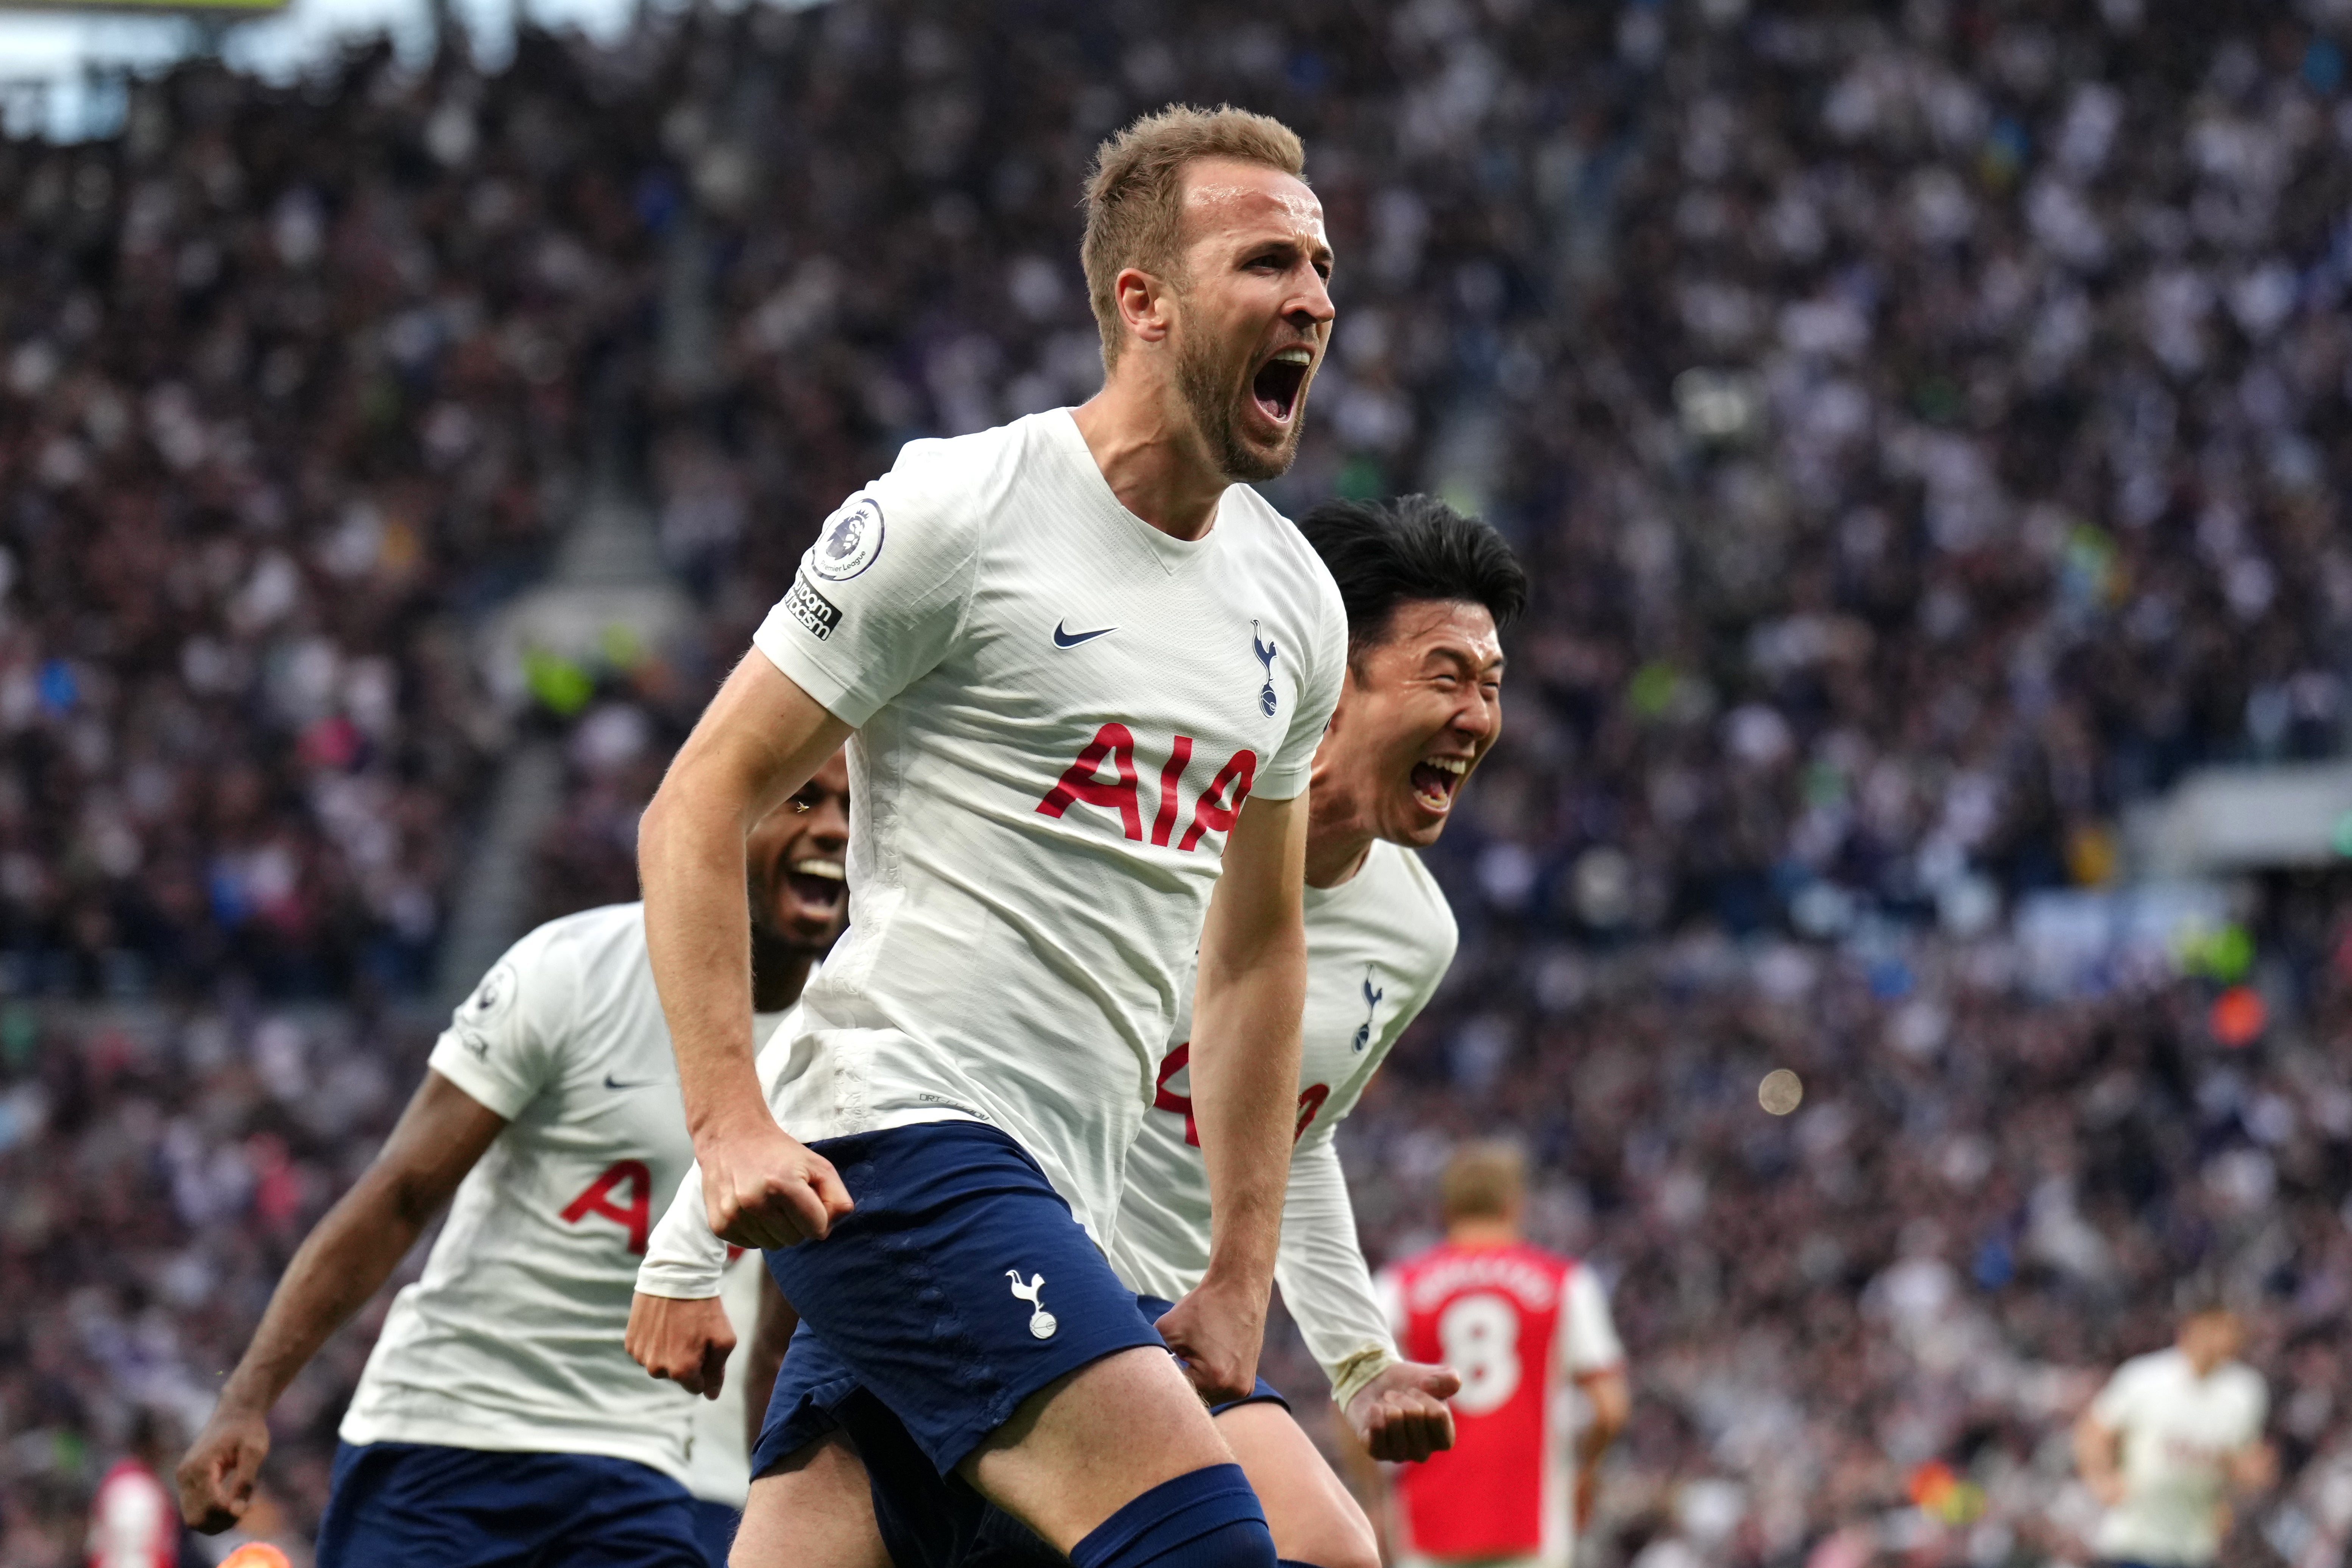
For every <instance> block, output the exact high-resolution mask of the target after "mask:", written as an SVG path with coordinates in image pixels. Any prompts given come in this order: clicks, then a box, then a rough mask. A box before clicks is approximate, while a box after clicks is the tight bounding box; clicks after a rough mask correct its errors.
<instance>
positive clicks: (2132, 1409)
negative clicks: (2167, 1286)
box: [2091, 1349, 2270, 1565]
mask: <svg viewBox="0 0 2352 1568" xmlns="http://www.w3.org/2000/svg"><path fill="white" fill-rule="evenodd" d="M2269 1410H2270V1393H2269V1390H2268V1389H2266V1388H2265V1387H2264V1386H2263V1379H2262V1374H2261V1373H2257V1372H2256V1371H2254V1370H2253V1368H2252V1367H2250V1366H2247V1365H2245V1364H2244V1363H2240V1362H2234V1361H2232V1362H2224V1363H2221V1365H2220V1366H2217V1367H2215V1368H2214V1369H2213V1370H2212V1371H2211V1372H2210V1373H2207V1374H2206V1375H2205V1376H2203V1377H2200V1376H2198V1375H2197V1369H2196V1367H2195V1366H2194V1365H2193V1364H2191V1363H2190V1362H2189V1357H2188V1356H2186V1355H2185V1354H2183V1353H2182V1352H2180V1351H2179V1350H2178V1349H2174V1350H2162V1351H2158V1352H2155V1353H2153V1354H2151V1355H2144V1356H2135V1357H2133V1358H2132V1359H2131V1360H2130V1361H2127V1362H2126V1363H2124V1364H2123V1365H2122V1366H2120V1367H2117V1368H2116V1374H2115V1376H2113V1377H2112V1378H2110V1379H2108V1380H2107V1385H2106V1387H2105V1388H2104V1389H2102V1390H2101V1391H2100V1393H2099V1396H2098V1398H2097V1399H2095V1400H2094V1401H2092V1403H2091V1416H2092V1418H2093V1419H2094V1420H2095V1421H2097V1422H2098V1424H2099V1425H2100V1426H2105V1427H2106V1428H2107V1429H2108V1430H2109V1431H2111V1432H2115V1433H2116V1434H2118V1435H2119V1436H2121V1438H2122V1441H2123V1463H2122V1479H2123V1485H2124V1499H2123V1501H2122V1502H2120V1503H2118V1504H2116V1506H2115V1507H2114V1508H2111V1509H2109V1510H2107V1513H2106V1517H2105V1519H2103V1520H2101V1521H2100V1522H2099V1529H2098V1532H2097V1534H2096V1535H2095V1537H2094V1538H2093V1542H2092V1544H2093V1546H2094V1548H2095V1550H2096V1551H2097V1552H2098V1554H2099V1555H2100V1556H2101V1557H2103V1558H2105V1559H2106V1560H2107V1561H2109V1562H2114V1563H2160V1564H2182V1565H2187V1564H2198V1563H2210V1562H2212V1561H2213V1559H2214V1558H2215V1557H2216V1556H2217V1555H2218V1554H2219V1553H2220V1552H2221V1530H2220V1518H2221V1511H2220V1510H2221V1501H2222V1499H2223V1495H2224V1493H2225V1490H2226V1489H2227V1487H2228V1473H2227V1470H2226V1468H2225V1467H2226V1464H2227V1461H2228V1459H2229V1457H2230V1456H2231V1454H2234V1453H2236V1452H2237V1451H2238V1450H2239V1449H2241V1448H2244V1447H2247V1446H2249V1445H2250V1444H2252V1443H2253V1442H2255V1441H2257V1440H2258V1439H2259V1438H2260V1437H2261V1436H2262V1435H2263V1419H2264V1417H2265V1416H2266V1415H2268V1413H2269Z"/></svg>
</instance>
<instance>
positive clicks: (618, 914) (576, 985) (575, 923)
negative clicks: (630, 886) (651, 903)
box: [506, 903, 651, 1011]
mask: <svg viewBox="0 0 2352 1568" xmlns="http://www.w3.org/2000/svg"><path fill="white" fill-rule="evenodd" d="M506 961H507V962H508V963H510V964H512V965H513V966H514V969H515V971H516V973H515V978H516V980H517V982H518V983H519V984H520V986H521V988H522V990H523V992H524V994H525V998H526V1005H531V1004H533V1003H536V1004H538V1005H542V1006H543V1005H547V1004H548V1003H549V1002H551V1001H554V1002H560V1003H562V1004H563V1005H568V1006H570V1007H572V1009H575V1010H579V1011H585V1010H587V1009H588V1008H590V1007H593V1005H597V1003H598V1002H600V1001H601V1000H603V999H606V998H608V997H609V996H611V995H612V994H614V992H615V991H616V990H618V989H619V988H620V987H622V986H625V984H627V983H628V982H629V981H631V980H632V979H635V978H636V977H638V975H639V973H640V972H643V973H644V975H645V977H646V978H647V979H650V978H651V970H650V968H649V963H648V960H647V958H646V907H645V905H643V904H641V903H626V904H600V905H598V906H596V907H595V908H593V909H587V910H578V911H577V912H575V913H572V914H568V915H559V916H557V917H556V918H555V919H553V920H551V921H547V922H545V923H544V924H542V925H539V926H535V927H533V928H532V929H531V931H530V933H529V934H528V935H526V936H525V937H524V938H523V939H522V940H521V941H520V942H516V943H515V944H514V946H513V947H512V948H511V949H509V951H508V954H507V960H506ZM542 988H543V990H544V992H545V994H541V995H533V994H532V993H533V992H535V991H540V990H541V989H542Z"/></svg>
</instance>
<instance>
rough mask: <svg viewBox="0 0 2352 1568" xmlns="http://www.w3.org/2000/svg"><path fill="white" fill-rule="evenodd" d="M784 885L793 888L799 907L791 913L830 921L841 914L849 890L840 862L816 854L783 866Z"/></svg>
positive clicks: (804, 917) (805, 918) (795, 900)
mask: <svg viewBox="0 0 2352 1568" xmlns="http://www.w3.org/2000/svg"><path fill="white" fill-rule="evenodd" d="M784 883H785V886H787V887H789V888H790V889H792V892H793V902H794V903H796V904H798V905H799V906H800V909H799V910H795V911H794V912H795V913H796V914H798V915H799V916H800V917H801V918H802V919H804V920H816V921H826V920H831V919H832V918H833V917H834V916H835V915H837V914H839V913H840V912H841V903H842V900H843V899H844V898H845V897H846V896H847V895H848V891H849V883H848V880H847V879H846V877H845V874H844V873H843V871H842V867H841V862H840V861H838V860H828V859H825V858H824V857H822V856H816V855H804V856H802V857H801V858H798V859H795V860H793V861H791V862H789V863H788V864H787V865H786V866H785V867H784Z"/></svg>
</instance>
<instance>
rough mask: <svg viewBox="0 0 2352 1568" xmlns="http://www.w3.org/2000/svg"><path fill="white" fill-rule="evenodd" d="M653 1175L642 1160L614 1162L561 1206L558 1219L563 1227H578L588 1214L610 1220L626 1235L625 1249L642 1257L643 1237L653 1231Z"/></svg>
mask: <svg viewBox="0 0 2352 1568" xmlns="http://www.w3.org/2000/svg"><path fill="white" fill-rule="evenodd" d="M623 1194H626V1195H625V1196H624V1195H623ZM653 1211H654V1173H653V1172H651V1171H650V1170H648V1169H646V1163H645V1162H644V1161H643V1160H615V1161H614V1162H613V1163H611V1164H609V1165H607V1166H605V1167H604V1174H603V1175H601V1176H598V1177H597V1178H596V1179H595V1180H594V1181H593V1182H591V1183H589V1184H587V1186H586V1187H584V1188H583V1189H582V1190H581V1193H580V1195H579V1196H578V1197H576V1198H573V1199H572V1201H571V1202H570V1203H568V1204H566V1205H563V1212H562V1215H559V1216H558V1217H559V1218H561V1219H562V1221H563V1223H564V1224H566V1225H578V1224H579V1223H580V1222H581V1221H582V1220H584V1219H587V1218H589V1217H590V1216H591V1215H593V1216H594V1217H595V1218H598V1219H604V1220H610V1221H612V1222H613V1223H614V1225H617V1226H620V1227H621V1228H622V1229H623V1230H625V1231H626V1232H627V1233H628V1237H629V1250H630V1251H631V1252H634V1253H635V1254H636V1255H637V1256H638V1257H640V1258H642V1257H644V1256H645V1251H646V1236H647V1234H648V1233H650V1232H651V1231H652V1229H653Z"/></svg>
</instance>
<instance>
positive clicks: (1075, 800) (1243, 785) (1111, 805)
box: [1037, 723, 1257, 853]
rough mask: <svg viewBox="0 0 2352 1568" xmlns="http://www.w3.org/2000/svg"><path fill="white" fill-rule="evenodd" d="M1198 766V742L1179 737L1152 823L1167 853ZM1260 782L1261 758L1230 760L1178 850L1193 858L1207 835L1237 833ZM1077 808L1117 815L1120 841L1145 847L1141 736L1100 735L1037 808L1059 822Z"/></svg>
mask: <svg viewBox="0 0 2352 1568" xmlns="http://www.w3.org/2000/svg"><path fill="white" fill-rule="evenodd" d="M1191 769H1192V736H1190V735H1179V736H1177V737H1176V738H1175V739H1174V740H1173V741H1172V742H1170V745H1169V748H1168V761H1167V763H1165V764H1164V765H1163V766H1162V767H1161V768H1160V799H1159V804H1158V806H1157V809H1155V810H1154V812H1153V813H1152V817H1151V839H1150V841H1151V842H1152V843H1153V844H1156V845H1160V846H1162V847H1165V846H1166V845H1167V843H1168V841H1169V839H1170V837H1171V836H1173V835H1174V834H1175V832H1176V819H1177V818H1178V817H1179V816H1182V815H1183V798H1182V796H1183V787H1184V775H1185V774H1186V773H1188V772H1190V771H1191ZM1106 770H1108V772H1107V773H1106ZM1256 777H1257V753H1256V752H1252V751H1246V750H1244V751H1239V752H1234V754H1233V755H1232V756H1231V757H1229V758H1227V759H1226V761H1225V765H1224V766H1223V767H1221V768H1219V769H1218V770H1217V772H1216V776H1215V777H1213V778H1212V779H1211V780H1210V781H1209V787H1208V788H1207V789H1205V790H1202V792H1201V793H1200V794H1199V795H1196V796H1194V797H1193V800H1192V820H1191V821H1190V823H1188V824H1187V825H1186V826H1185V828H1184V833H1183V836H1182V837H1180V838H1177V839H1176V847H1177V848H1178V849H1180V850H1182V851H1184V852H1186V853H1190V852H1191V851H1192V850H1193V849H1196V848H1198V847H1200V844H1201V840H1202V838H1203V837H1206V836H1207V835H1209V834H1212V833H1225V832H1229V831H1231V830H1232V828H1233V826H1234V818H1236V817H1238V816H1240V815H1241V810H1242V802H1243V801H1244V800H1246V799H1248V798H1249V792H1250V783H1251V781H1252V780H1253V779H1255V778H1256ZM1074 805H1091V806H1094V807H1097V809H1099V810H1103V811H1108V812H1113V813H1116V814H1117V815H1118V826H1119V833H1120V836H1121V837H1126V838H1129V839H1132V840H1134V841H1135V842H1137V843H1141V842H1143V839H1144V832H1143V792H1142V786H1141V784H1139V782H1138V777H1137V773H1136V771H1135V734H1134V731H1130V730H1129V729H1128V727H1127V726H1126V725H1124V724H1119V723H1110V724H1105V725H1104V726H1103V727H1102V728H1101V729H1099V730H1097V731H1095V738H1094V739H1093V740H1092V741H1090V742H1087V747H1086V750H1084V751H1082V752H1079V753H1078V758H1077V761H1076V762H1074V763H1071V764H1070V765H1069V766H1068V767H1066V768H1065V769H1063V770H1062V776H1061V778H1060V779H1059V780H1058V781H1056V782H1055V785H1054V787H1053V788H1052V789H1049V790H1047V791H1046V792H1045V799H1043V800H1041V801H1039V802H1038V803H1037V815H1038V816H1051V817H1055V818H1056V819H1058V818H1059V817H1060V816H1062V814H1063V813H1065V812H1066V811H1068V810H1069V809H1070V807H1072V806H1074Z"/></svg>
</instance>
